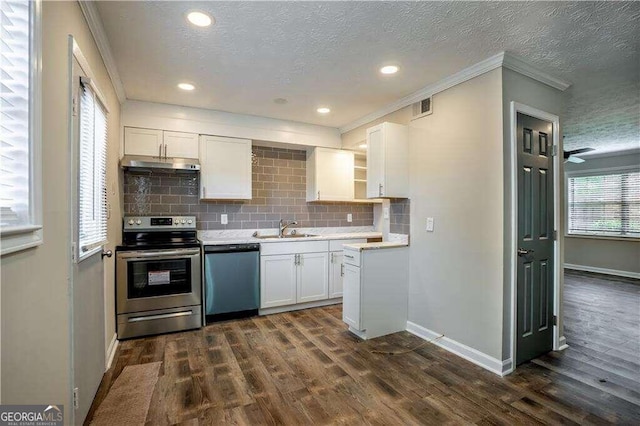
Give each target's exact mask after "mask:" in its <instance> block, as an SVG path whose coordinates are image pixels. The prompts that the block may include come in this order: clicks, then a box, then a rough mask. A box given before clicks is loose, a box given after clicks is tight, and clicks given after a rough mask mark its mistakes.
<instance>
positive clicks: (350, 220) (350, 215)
mask: <svg viewBox="0 0 640 426" xmlns="http://www.w3.org/2000/svg"><path fill="white" fill-rule="evenodd" d="M347 222H349V223H351V222H353V215H352V214H351V213H349V214H347Z"/></svg>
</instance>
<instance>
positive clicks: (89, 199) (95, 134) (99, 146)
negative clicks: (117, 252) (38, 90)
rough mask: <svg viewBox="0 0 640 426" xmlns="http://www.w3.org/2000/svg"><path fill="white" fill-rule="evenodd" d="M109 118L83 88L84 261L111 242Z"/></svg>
mask: <svg viewBox="0 0 640 426" xmlns="http://www.w3.org/2000/svg"><path fill="white" fill-rule="evenodd" d="M106 160H107V116H106V111H105V109H104V107H103V106H102V104H101V103H100V101H99V100H98V99H97V97H96V94H95V93H94V91H93V90H92V89H91V85H90V84H88V79H84V78H83V79H82V84H81V85H80V149H79V163H80V164H79V168H78V169H79V185H78V204H79V212H78V220H79V224H78V232H79V235H78V243H79V248H80V258H82V255H83V253H87V252H89V251H91V250H93V249H94V248H96V247H99V246H101V245H103V244H104V243H105V242H106V240H107V188H106V163H107V161H106Z"/></svg>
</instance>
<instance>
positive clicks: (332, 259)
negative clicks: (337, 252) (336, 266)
mask: <svg viewBox="0 0 640 426" xmlns="http://www.w3.org/2000/svg"><path fill="white" fill-rule="evenodd" d="M330 262H331V263H333V253H331V260H330Z"/></svg>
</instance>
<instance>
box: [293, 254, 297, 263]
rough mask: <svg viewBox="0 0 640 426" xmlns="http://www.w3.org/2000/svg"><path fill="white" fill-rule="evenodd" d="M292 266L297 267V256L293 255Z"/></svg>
mask: <svg viewBox="0 0 640 426" xmlns="http://www.w3.org/2000/svg"><path fill="white" fill-rule="evenodd" d="M293 264H294V265H298V255H297V254H294V255H293Z"/></svg>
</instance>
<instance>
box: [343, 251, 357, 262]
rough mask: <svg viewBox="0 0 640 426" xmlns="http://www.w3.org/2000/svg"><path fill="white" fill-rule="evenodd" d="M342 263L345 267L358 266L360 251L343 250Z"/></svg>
mask: <svg viewBox="0 0 640 426" xmlns="http://www.w3.org/2000/svg"><path fill="white" fill-rule="evenodd" d="M344 263H345V264H347V265H353V266H360V251H358V250H350V249H345V250H344Z"/></svg>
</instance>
